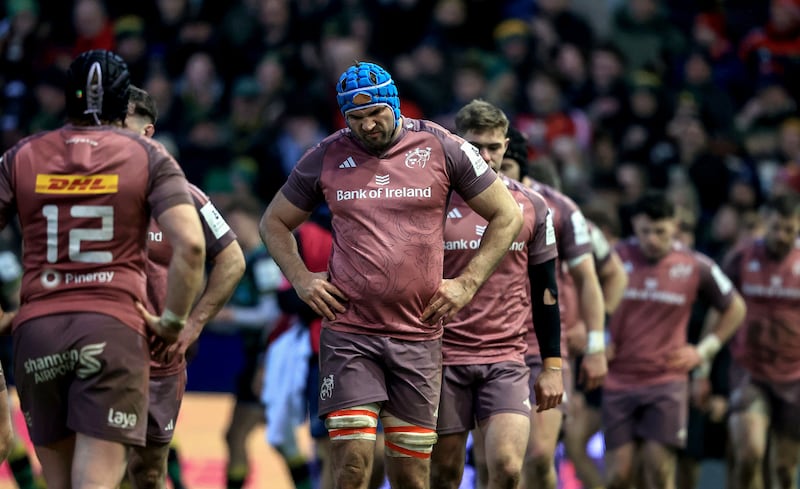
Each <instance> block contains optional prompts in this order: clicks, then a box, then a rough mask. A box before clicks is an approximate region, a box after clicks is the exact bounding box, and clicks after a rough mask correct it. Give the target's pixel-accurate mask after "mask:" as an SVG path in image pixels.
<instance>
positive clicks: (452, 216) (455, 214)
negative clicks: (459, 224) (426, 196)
mask: <svg viewBox="0 0 800 489" xmlns="http://www.w3.org/2000/svg"><path fill="white" fill-rule="evenodd" d="M461 217H464V216H462V215H461V211H459V210H458V208H456V209H453V210H452V211H450V212H448V213H447V218H448V219H459V218H461Z"/></svg>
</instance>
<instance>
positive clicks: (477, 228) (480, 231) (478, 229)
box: [475, 225, 486, 236]
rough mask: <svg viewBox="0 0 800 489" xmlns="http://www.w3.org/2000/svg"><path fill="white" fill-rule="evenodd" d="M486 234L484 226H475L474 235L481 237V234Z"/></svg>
mask: <svg viewBox="0 0 800 489" xmlns="http://www.w3.org/2000/svg"><path fill="white" fill-rule="evenodd" d="M485 232H486V226H477V225H476V226H475V234H477V235H478V236H483V233H485Z"/></svg>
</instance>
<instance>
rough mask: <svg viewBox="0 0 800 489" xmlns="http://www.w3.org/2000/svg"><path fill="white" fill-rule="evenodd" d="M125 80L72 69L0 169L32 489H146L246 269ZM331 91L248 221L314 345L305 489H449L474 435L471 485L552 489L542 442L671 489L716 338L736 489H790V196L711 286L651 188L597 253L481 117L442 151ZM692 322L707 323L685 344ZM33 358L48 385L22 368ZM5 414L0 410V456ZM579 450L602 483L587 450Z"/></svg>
mask: <svg viewBox="0 0 800 489" xmlns="http://www.w3.org/2000/svg"><path fill="white" fill-rule="evenodd" d="M128 78H129V76H128V72H127V67H126V65H125V62H124V61H123V60H122V59H121V58H119V57H118V56H116V55H115V54H113V53H110V52H107V51H100V50H96V51H89V52H86V53H83V54H81V55H80V56H78V58H76V59H75V61H73V63H72V65H71V67H70V71H69V84H68V87H67V92H66V95H67V112H68V118H69V122H68V124H67V125H65V126H64V127H62V128H61V129H58V130H55V131H51V132H46V133H41V134H38V135H35V136H32V137H29V138H27V139H24V140H23V141H21V142H20V143H18V144H17V145H16V146H14V147H13V148H11V149H10V150H9V151H8V152H6V153H5V154H4V155H3V157H2V160H0V229H2V228H3V227H5V226H6V225H8V224H9V223H10V222H11V221H12V219H14V218H15V216H16V217H17V218H18V219H19V223H20V227H21V229H22V234H23V241H24V243H25V246H24V253H23V268H24V275H23V281H22V288H21V300H20V304H21V305H20V308H19V310H18V311H16V312H13V313H12V312H5V313H3V314H2V315H0V329H9V328H10V329H11V331H12V336H13V342H14V354H15V356H14V362H15V366H16V369H15V371H16V381H17V389H18V392H19V396H20V405H21V409H22V411H23V414H24V416H25V420H26V422H27V424H28V429H29V432H30V436H31V439H32V441H33V443H34V446H35V448H36V453H37V456H38V457H39V460H40V461H41V465H42V470H43V474H44V477H45V479H46V482H47V484H48V487H51V488H68V487H71V488H76V489H77V488H80V489H83V488H86V489H88V488H116V487H118V486H119V484H120V481H121V480H122V479H123V477H126V473H127V479H128V481H129V483H130V484H132V486H133V487H136V488H145V487H148V488H149V487H153V488H162V487H166V486H165V477H166V463H167V454H168V447H169V443H170V440H171V438H172V432H173V430H174V423H175V422H176V421H177V416H178V412H179V410H180V404H181V399H182V397H183V394H184V390H185V375H186V354H187V350H188V349H189V347H190V346H191V345H192V344H193V343H194V342H195V340H196V339H197V338H198V336H199V335H200V333H201V331H202V329H203V327H204V325H205V324H206V323H208V322H209V321H210V320H212V319H213V318H214V316H215V315H216V314H217V313H218V312H219V311H220V309H221V308H222V307H223V306H224V305H225V303H226V302H227V301H228V299H229V298H230V297H231V294H233V292H234V289H235V287H236V285H237V283H238V282H239V280H240V279H241V278H242V275H243V273H244V270H245V261H244V258H243V253H242V249H241V247H240V245H239V243H238V242H237V237H236V235H235V234H234V232H233V231H232V230H231V228H230V226H228V223H227V222H226V221H225V219H224V216H223V215H221V214H220V213H219V212H218V211H217V209H216V208H215V207H214V205H213V204H212V203H211V201H210V199H209V198H208V196H206V195H205V194H204V193H203V192H202V191H201V190H200V189H198V188H197V187H195V186H193V185H191V184H190V183H188V182H187V181H186V178H185V176H184V174H183V172H182V170H181V168H180V166H179V165H178V163H177V162H176V161H175V159H174V158H173V157H172V156H170V155H169V154H168V152H167V151H166V150H165V148H164V147H163V146H162V145H161V144H159V143H158V142H156V141H154V140H153V139H151V136H152V135H153V132H154V130H155V128H154V123H155V116H154V115H153V114H154V110H155V109H154V108H153V107H152V100H150V99H149V97H148V95H147V94H146V93H145V92H143V91H141V90H139V89H137V88H136V87H132V86H130V83H129V80H128ZM336 93H337V96H336V98H337V102H338V105H339V108H340V110H341V113H342V116H343V117H344V119H345V121H346V123H347V128H345V129H342V130H340V131H337V132H335V133H334V134H331V135H330V136H328V137H327V138H325V139H324V140H322V141H321V142H320V143H319V144H317V145H315V146H314V147H312V148H311V149H309V150H308V151H307V152H306V153H305V154H304V155H303V156H302V157H301V158H300V160H299V161H298V162H297V164H296V165H295V167H294V169H293V170H292V172H291V174H290V175H289V178H288V180H287V181H286V182H285V184H284V185H283V187H282V188H281V189H280V191H279V192H278V193H277V194H276V195H275V197H274V198H273V200H272V201H271V202H270V204H269V206H268V207H267V209H266V211H265V212H264V214H263V216H262V218H261V221H260V226H259V231H260V236H261V239H262V240H263V242H264V244H266V247H267V249H268V251H269V255H270V257H271V259H272V260H274V262H275V263H276V264H277V265H278V267H280V271H281V272H282V275H283V278H284V279H285V281H287V282H288V283H287V286H286V288H287V289H290V290H291V291H292V292H293V293H294V294H296V297H297V298H298V299H299V300H298V301H297V302H298V303H299V304H301V305H302V308H304V309H302V308H300V306H298V309H297V311H300V312H298V313H297V316H298V317H299V318H300V319H299V321H300V322H302V323H304V324H305V325H306V327H307V329H309V328H310V329H311V331H312V333H311V335H312V336H313V337H314V339H312V343H315V345H318V355H319V362H318V364H317V365H315V366H314V368H313V369H312V370H313V371H314V375H318V382H317V386H318V390H317V391H316V393H315V396H312V397H314V399H313V401H314V402H313V404H314V406H313V409H312V410H311V416H312V418H316V417H317V416H318V417H319V420H316V421H317V422H318V423H322V422H324V427H323V426H321V425H320V426H319V428H318V431H321V432H322V433H323V435H322V436H323V437H325V438H326V442H325V447H326V450H327V451H328V453H327V455H326V456H325V458H324V463H323V468H322V470H323V472H324V475H323V476H322V482H321V484H320V485H321V487H323V489H328V488H329V487H330V488H337V489H351V488H352V489H356V488H358V489H361V488H367V487H373V486H374V482H371V480H372V481H374V477H373V472H374V466H376V465H377V464H380V465H382V466H384V467H385V473H386V477H387V478H388V481H389V484H390V485H391V487H393V488H403V489H406V488H408V489H426V488H453V489H455V488H457V487H459V485H460V483H461V479H462V476H463V472H464V467H465V463H466V459H467V439H468V436H469V435H470V434H472V438H473V441H474V443H473V455H474V463H475V467H476V470H477V484H478V486H479V487H484V488H490V489H500V488H515V487H526V488H528V489H532V488H534V487H536V488H539V487H543V488H551V489H555V487H556V485H557V475H556V467H555V452H556V445H557V443H558V441H559V439H560V438H562V439H563V440H564V443H565V446H566V448H567V453H568V455H569V456H570V458H571V459H572V460H573V462H574V463H575V465H576V468H577V471H578V474H579V476H580V478H581V479H582V481H583V483H584V485H585V486H586V487H592V488H597V487H607V488H628V487H630V488H632V487H640V488H642V487H644V488H673V487H676V473H677V465H678V453H679V451H680V450H681V449H683V448H684V447H685V446H686V442H687V435H688V433H687V429H688V413H689V406H690V401H691V402H695V403H698V404H701V403H702V402H704V401H706V400H707V397H708V390H709V389H708V374H709V371H710V370H711V365H712V363H713V362H714V359H715V357H716V356H717V354H718V352H720V351H721V350H722V349H723V348H727V346H726V345H727V344H729V345H730V351H731V354H732V357H733V367H732V368H731V373H730V376H731V390H732V394H731V398H730V408H729V409H730V414H729V428H730V437H731V440H732V441H731V446H732V452H731V463H730V468H731V470H730V473H729V477H730V481H729V482H730V485H731V487H736V488H742V489H744V488H751V487H752V488H760V487H763V486H764V481H765V480H767V481H770V482H771V483H773V484H775V485H777V486H779V487H787V488H788V487H795V486H796V473H797V465H798V455H799V454H800V431H798V427H800V419H798V418H797V416H798V415H797V414H796V413H798V412H800V410H798V408H800V348H797V347H798V346H800V330H798V326H796V324H797V321H796V320H797V319H798V315H799V314H800V251H799V250H798V248H797V247H796V244H795V240H796V238H797V235H798V233H799V232H800V201H798V200H797V198H796V197H795V196H792V195H784V196H780V197H777V198H775V199H774V200H772V201H770V202H769V203H768V205H767V206H766V209H765V211H764V212H765V229H766V233H765V235H764V237H763V238H759V239H755V240H753V241H748V242H747V243H744V244H742V246H741V247H739V248H737V249H736V250H735V251H734V252H733V253H732V254H731V256H729V257H728V258H727V259H726V260H725V262H724V263H723V264H722V266H718V265H717V264H715V263H714V262H713V261H712V260H711V259H709V258H708V257H706V256H705V255H703V254H701V253H699V252H696V251H694V250H692V248H691V243H686V242H682V241H681V239H680V235H679V233H678V228H677V214H676V208H675V205H674V204H673V203H672V202H671V201H670V200H669V198H668V197H667V196H666V195H665V194H663V193H659V192H648V193H645V194H644V196H643V197H641V198H640V199H639V200H638V201H637V202H636V203H635V204H634V205H633V207H632V211H631V225H632V229H633V236H632V237H629V238H626V239H624V240H620V241H619V242H616V243H613V242H610V239H612V238H610V237H609V236H606V235H605V234H604V233H603V232H602V230H601V229H600V228H599V227H598V226H596V225H595V224H594V223H592V222H591V221H589V220H587V219H586V218H585V217H584V215H583V213H582V212H581V210H580V209H579V207H578V206H577V205H576V204H575V202H573V201H572V200H571V199H570V198H569V197H567V196H566V195H565V194H563V193H561V192H560V191H559V190H558V181H557V179H555V178H553V175H552V174H548V173H547V172H546V171H544V170H541V171H538V170H537V171H535V172H532V174H528V171H527V168H529V165H528V161H527V154H526V150H525V142H524V138H523V139H522V140H521V141H520V138H521V136H520V134H519V133H518V132H517V131H515V129H514V128H513V127H509V121H508V118H507V117H506V115H505V114H504V113H503V112H502V110H500V109H499V108H497V107H495V106H493V105H491V104H489V103H487V102H485V101H482V100H473V101H472V102H470V103H469V104H467V105H465V106H464V107H462V108H461V109H460V110H459V112H458V113H457V115H456V120H455V126H456V127H455V133H454V132H450V131H448V130H447V129H445V128H443V127H441V126H439V125H437V124H435V123H432V122H430V121H426V120H418V119H410V118H406V117H404V116H403V115H402V114H401V111H400V99H399V95H398V92H397V88H396V86H395V83H394V81H393V79H392V77H391V75H390V74H389V73H388V72H387V71H386V70H384V69H383V68H382V67H380V66H378V65H376V64H374V63H367V62H358V63H355V64H354V65H352V66H350V67H349V68H348V69H347V70H346V71H345V72H344V73H342V75H341V77H340V78H339V80H338V82H337V84H336ZM320 206H324V207H326V208H327V209H329V212H330V228H331V229H330V233H329V234H328V238H327V239H328V241H326V247H325V248H324V252H323V253H322V260H321V261H322V265H319V264H312V260H311V258H310V254H309V253H307V252H305V251H304V250H306V249H307V247H308V245H309V241H310V240H312V239H323V238H321V237H320V236H322V235H321V234H319V235H314V234H312V235H309V234H308V233H307V232H306V231H305V230H306V229H308V228H307V227H306V226H307V224H308V221H309V220H310V219H311V220H312V221H313V216H314V215H315V214H314V213H315V212H317V209H319V208H320ZM307 236H316V238H307ZM328 250H329V251H328ZM317 261H320V260H317ZM76 277H77V278H76ZM289 284H290V285H289ZM696 303H703V304H706V305H707V306H708V307H709V308H710V310H711V312H710V313H709V314H708V316H707V318H706V321H705V324H704V328H703V331H702V334H701V337H700V339H699V341H698V342H697V343H696V344H692V343H689V342H688V341H687V333H688V331H687V328H688V325H689V321H690V315H691V314H692V309H693V306H694V305H695V304H696ZM89 304H90V305H89ZM314 324H317V325H318V326H317V329H315V328H314V326H313V325H314ZM315 331H316V332H315ZM47 358H50V359H51V360H50V361H49V364H50V365H55V364H56V363H58V366H57V367H58V368H48V369H44V370H43V369H39V368H38V367H36V366H37V365H38V364H39V363H41V364H44V363H45V360H44V359H47ZM53 359H59V361H58V362H56V361H55V360H53ZM31 366H33V367H31ZM267 379H268V380H267V382H269V379H270V377H269V372H268V374H267ZM2 387H3V388H5V382H2ZM267 387H269V386H267ZM601 392H602V395H601ZM574 399H581V400H582V401H581V403H580V405H581V406H582V407H583V408H582V410H577V409H575V408H573V406H572V405H573V402H574ZM8 410H9V408H8V401H7V399H6V396H0V411H1V412H2V423H0V425H1V426H2V430H0V431H2V434H3V435H4V441H6V444H5V445H3V448H6V449H7V446H6V445H8V443H10V441H8V439H9V437H10V424H11V421H10V416H9V414H8ZM565 420H566V421H565ZM592 420H594V421H592ZM311 422H312V433H313V431H314V423H315V419H312V421H311ZM598 428H601V429H602V432H603V434H604V437H605V442H606V448H607V451H606V461H605V467H604V470H603V471H602V472H601V471H600V470H598V468H597V467H596V466H595V465H594V463H593V461H592V460H591V459H590V458H589V457H588V456H587V454H586V442H587V440H588V439H589V437H590V436H591V435H593V434H594V432H595V431H597V429H598ZM379 439H380V440H382V445H383V446H382V447H381V448H382V452H380V451H378V452H377V453H376V450H375V447H376V444H377V441H378V440H379ZM767 447H769V452H770V454H771V455H770V457H766V455H765V454H766V452H767ZM284 456H285V453H284ZM765 464H766V465H767V467H766V470H765V469H763V467H764V466H765ZM293 475H294V473H293ZM380 479H382V477H381V478H379V480H380ZM298 487H300V486H299V485H298Z"/></svg>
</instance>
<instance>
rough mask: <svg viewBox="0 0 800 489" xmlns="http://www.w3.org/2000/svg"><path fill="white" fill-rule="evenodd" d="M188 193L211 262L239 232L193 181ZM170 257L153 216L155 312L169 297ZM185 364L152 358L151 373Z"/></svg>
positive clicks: (150, 287) (150, 251) (150, 250)
mask: <svg viewBox="0 0 800 489" xmlns="http://www.w3.org/2000/svg"><path fill="white" fill-rule="evenodd" d="M189 193H190V194H191V195H192V200H193V201H194V206H195V207H196V208H197V212H198V214H199V215H200V223H201V224H202V226H203V234H204V235H205V238H206V261H207V262H208V263H211V262H213V260H214V257H216V256H217V255H218V254H219V252H220V251H222V250H224V249H225V248H226V247H227V246H228V245H229V244H231V243H232V242H233V240H235V239H236V234H234V232H233V230H231V228H230V226H228V223H227V222H225V219H223V217H222V216H221V215H220V213H219V212H218V211H217V208H216V207H214V204H213V203H211V199H209V198H208V196H207V195H206V194H205V193H203V191H202V190H200V189H199V188H197V187H196V186H194V185H193V184H191V183H190V184H189ZM171 260H172V246H171V245H170V244H169V242H167V240H166V238H165V237H164V233H163V232H162V231H161V229H160V228H159V227H158V223H157V222H156V221H155V219H151V220H150V228H149V229H148V231H147V268H146V273H147V309H148V310H149V311H150V312H152V313H154V314H161V312H162V311H163V310H164V300H165V299H166V297H167V272H168V271H169V262H170V261H171ZM151 340H155V336H151ZM183 368H185V361H184V359H183V358H177V357H174V359H173V360H172V361H171V362H169V363H168V364H162V363H158V362H153V361H151V362H150V376H151V377H164V376H168V375H172V374H175V373H177V372H180V371H181V370H182V369H183Z"/></svg>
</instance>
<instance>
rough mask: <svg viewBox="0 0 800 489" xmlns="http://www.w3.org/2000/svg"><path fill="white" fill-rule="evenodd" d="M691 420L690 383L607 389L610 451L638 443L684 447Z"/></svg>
mask: <svg viewBox="0 0 800 489" xmlns="http://www.w3.org/2000/svg"><path fill="white" fill-rule="evenodd" d="M688 417H689V384H688V382H683V381H677V382H669V383H666V384H657V385H649V386H646V387H636V388H632V389H625V390H608V389H605V390H603V426H605V432H604V434H605V441H606V448H608V449H609V450H612V449H615V448H619V447H621V446H622V445H624V444H626V443H630V442H633V441H635V440H650V441H656V442H658V443H661V444H662V445H666V446H669V447H673V448H683V447H685V446H686V429H687V423H688Z"/></svg>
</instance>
